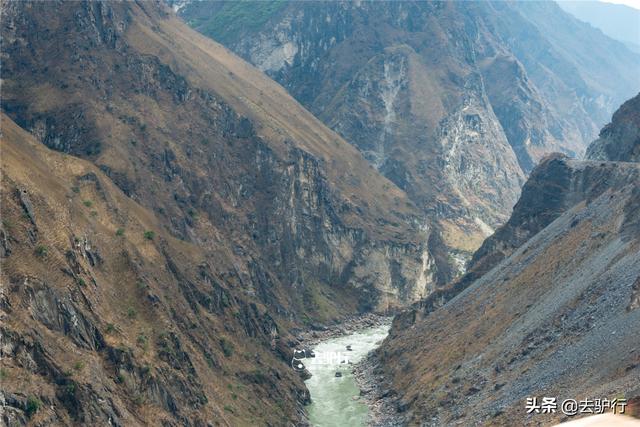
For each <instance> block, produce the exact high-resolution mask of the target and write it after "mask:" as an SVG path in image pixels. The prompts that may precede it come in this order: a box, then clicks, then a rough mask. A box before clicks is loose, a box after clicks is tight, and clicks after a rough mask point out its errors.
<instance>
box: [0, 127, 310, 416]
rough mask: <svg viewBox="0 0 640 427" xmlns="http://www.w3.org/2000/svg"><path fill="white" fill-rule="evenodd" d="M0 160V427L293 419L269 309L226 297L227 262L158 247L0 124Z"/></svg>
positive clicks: (100, 188) (186, 247) (168, 241)
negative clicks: (0, 241)
mask: <svg viewBox="0 0 640 427" xmlns="http://www.w3.org/2000/svg"><path fill="white" fill-rule="evenodd" d="M1 146H2V174H3V185H2V192H1V197H2V227H3V233H4V240H5V247H6V246H9V247H10V248H11V250H10V251H5V252H4V253H2V259H0V262H2V276H1V278H0V280H1V282H2V287H1V288H0V290H1V293H0V320H1V323H2V326H1V331H0V344H1V345H0V365H1V366H0V375H1V376H2V381H1V384H2V386H1V388H0V393H1V396H2V404H3V412H2V415H0V417H2V422H3V424H6V425H10V426H18V425H26V424H27V423H31V424H33V423H35V424H41V425H76V424H83V425H106V424H110V425H120V426H124V425H148V424H168V425H177V424H179V425H204V424H207V423H215V420H223V421H224V422H227V423H234V422H236V421H237V420H243V419H247V420H250V419H252V418H254V419H256V420H258V419H262V420H265V421H266V422H271V423H280V422H282V421H283V420H289V419H296V418H297V417H299V415H300V413H301V404H302V403H303V402H304V401H305V399H307V398H308V397H307V394H306V389H305V388H304V385H303V383H302V380H301V379H300V378H299V377H298V376H297V375H295V373H294V372H293V371H292V370H291V369H290V365H289V363H290V359H289V356H290V353H291V351H292V349H291V348H289V344H290V343H292V342H294V341H292V340H293V338H292V337H291V336H289V335H288V334H287V332H286V329H287V323H286V321H283V319H282V317H277V315H276V314H275V311H274V309H273V305H272V303H271V301H261V299H260V298H257V297H251V296H248V295H247V294H246V290H245V289H244V288H243V287H242V286H240V283H242V280H243V278H242V275H243V274H245V273H244V272H243V271H242V270H240V269H236V270H235V271H234V270H232V268H233V266H234V264H235V265H236V266H239V265H240V264H239V262H240V261H241V260H242V259H241V258H240V257H235V256H234V254H233V252H232V251H230V250H229V248H225V247H223V246H222V245H220V246H218V248H217V251H216V252H215V253H212V252H207V251H203V249H202V247H200V246H198V245H196V244H194V243H190V242H185V241H180V240H178V239H176V238H175V237H173V236H171V234H170V233H169V232H166V231H163V229H162V225H161V224H162V222H161V221H160V220H159V219H158V218H157V217H156V216H155V215H154V214H153V213H152V212H151V211H150V210H148V209H146V208H144V207H142V206H141V205H139V204H137V203H136V202H134V201H133V200H131V199H130V198H128V197H127V196H126V195H125V194H124V193H123V192H121V191H120V189H118V188H117V187H116V186H115V185H114V184H113V182H111V180H110V179H109V178H108V177H107V176H106V175H105V174H104V173H103V172H101V171H100V170H99V169H98V168H97V167H96V166H94V165H92V164H91V163H89V162H86V161H82V160H80V159H77V158H74V157H72V156H69V155H65V154H61V153H57V152H53V151H51V150H49V149H48V148H46V147H45V146H44V145H42V144H41V143H40V142H38V141H36V140H35V138H34V137H33V136H31V135H30V134H28V133H27V132H26V131H24V130H23V129H20V128H19V127H18V126H17V125H16V124H15V123H14V122H13V121H12V120H11V119H9V118H8V117H7V116H5V115H2V140H1ZM27 164H28V165H29V167H28V168H26V167H25V165H27ZM89 202H90V203H89ZM36 224H37V234H36V233H35V232H34V230H35V227H36ZM152 231H153V233H152ZM214 254H215V257H212V255H214ZM236 268H237V267H236ZM253 283H254V284H255V285H256V286H257V284H258V283H259V281H258V280H254V281H253ZM275 291H276V290H275V289H274V290H273V292H275ZM275 319H277V320H275ZM248 354H250V355H251V357H249V358H248V359H247V355H248ZM254 355H255V356H254ZM280 381H283V382H286V384H287V387H286V388H283V387H281V386H276V384H277V383H279V382H280ZM245 393H250V394H251V398H252V400H251V401H253V402H256V403H254V404H253V405H249V406H247V405H245V404H244V403H243V401H240V402H239V401H238V400H237V399H238V396H244V395H245ZM234 396H235V397H234ZM271 399H274V400H271ZM276 400H277V401H278V402H279V403H278V405H280V406H278V409H274V410H272V411H270V412H271V413H270V414H268V415H266V416H265V413H264V408H265V407H269V406H270V405H274V406H275V401H276ZM247 402H248V400H247ZM252 408H253V409H252Z"/></svg>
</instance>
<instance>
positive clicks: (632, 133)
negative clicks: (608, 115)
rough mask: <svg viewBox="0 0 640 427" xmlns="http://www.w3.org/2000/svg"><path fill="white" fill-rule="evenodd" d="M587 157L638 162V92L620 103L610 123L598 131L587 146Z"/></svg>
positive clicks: (639, 122) (639, 141) (639, 105)
mask: <svg viewBox="0 0 640 427" xmlns="http://www.w3.org/2000/svg"><path fill="white" fill-rule="evenodd" d="M587 158H588V159H592V160H614V161H619V162H640V94H638V95H636V96H635V97H634V98H632V99H630V100H628V101H627V102H625V103H624V104H622V106H621V107H620V108H619V109H618V110H617V111H616V112H615V114H614V115H613V118H612V119H611V123H609V124H608V125H606V126H605V127H604V128H603V129H602V130H601V131H600V137H599V138H598V139H597V140H595V141H594V142H593V144H591V145H590V146H589V149H588V150H587Z"/></svg>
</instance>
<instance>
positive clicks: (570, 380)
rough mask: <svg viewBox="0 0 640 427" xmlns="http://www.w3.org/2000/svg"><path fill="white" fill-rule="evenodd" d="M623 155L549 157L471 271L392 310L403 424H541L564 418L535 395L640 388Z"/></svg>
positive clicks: (635, 236) (633, 234) (391, 363)
mask: <svg viewBox="0 0 640 427" xmlns="http://www.w3.org/2000/svg"><path fill="white" fill-rule="evenodd" d="M632 105H633V102H631V103H626V104H625V106H623V107H621V109H620V110H619V111H618V112H617V113H616V114H615V115H614V120H613V122H616V120H615V116H616V115H617V116H618V117H621V114H620V111H626V112H627V113H631V111H630V106H632ZM637 112H638V111H637V108H635V113H637ZM607 128H608V129H610V130H611V129H614V128H615V126H612V125H608V126H607ZM607 128H605V129H607ZM637 130H638V129H637V125H636V131H637ZM604 132H605V131H604V130H603V133H604ZM620 135H623V136H626V135H628V133H625V132H623V133H621V134H620ZM600 141H601V140H599V141H596V142H595V143H594V145H596V144H600V143H601V142H600ZM625 141H626V140H625V139H624V137H623V138H622V140H620V141H618V142H619V143H620V145H617V144H613V143H612V146H622V147H624V146H625V145H624V144H623V142H625ZM592 150H593V146H592V147H591V148H590V149H589V151H590V152H592ZM621 160H624V161H610V160H608V159H607V160H601V161H594V160H588V161H577V160H569V159H567V158H566V157H564V156H561V155H555V156H551V157H549V158H547V159H546V160H545V161H543V162H542V163H541V164H540V165H539V166H538V167H537V168H536V169H534V171H533V172H532V174H531V177H530V178H529V180H528V181H527V183H526V184H525V186H524V188H523V192H522V196H521V198H520V200H519V201H518V203H517V204H516V206H515V208H514V212H513V215H512V216H511V218H510V220H509V221H508V222H507V224H505V226H503V227H501V228H500V229H499V230H498V231H497V232H496V233H495V235H494V236H492V237H491V238H489V239H487V241H486V242H485V243H484V244H483V246H482V247H481V248H480V250H478V251H477V252H476V254H475V255H474V259H473V262H472V265H471V269H470V272H469V273H468V274H467V275H466V276H465V277H463V278H462V279H461V280H460V281H458V282H456V283H455V284H454V285H452V286H450V287H447V288H445V289H443V290H441V291H439V292H438V293H435V294H433V295H431V296H430V297H429V298H427V299H426V300H425V301H423V302H422V303H420V304H417V305H416V306H415V307H414V308H413V309H411V310H408V311H407V312H405V313H403V314H402V315H400V316H398V317H397V318H396V320H395V321H394V327H393V329H392V333H391V336H390V338H389V339H388V340H386V341H385V343H384V344H383V346H382V347H381V349H380V351H379V352H378V354H377V359H378V360H379V361H380V362H381V363H382V365H383V367H384V370H385V372H386V374H387V375H388V378H389V380H390V387H393V388H394V389H395V390H397V391H398V392H399V398H398V401H397V403H398V408H400V410H401V411H407V413H406V415H405V421H407V422H408V423H412V422H417V421H418V420H420V421H422V422H424V420H427V424H429V423H431V424H433V425H442V424H448V423H452V422H454V420H456V422H464V423H466V424H475V423H479V422H483V423H484V422H486V423H489V422H490V423H492V424H496V425H510V424H512V423H513V420H514V419H517V420H518V421H519V422H520V420H522V422H524V423H525V424H531V425H538V423H540V422H542V423H550V422H551V421H557V420H558V417H559V416H560V415H558V414H555V415H547V416H544V415H541V416H540V415H532V414H526V411H525V409H524V408H525V406H524V405H525V400H526V398H527V397H533V396H542V395H544V396H552V397H558V399H559V401H562V400H563V399H568V398H574V399H575V398H579V397H580V396H594V397H597V396H621V395H623V396H625V397H627V398H628V399H632V398H637V396H638V395H640V389H639V388H638V384H639V382H638V380H639V379H640V371H639V368H638V367H639V366H640V365H639V364H638V361H640V353H638V344H640V341H638V337H637V336H636V335H637V334H634V333H632V332H630V331H631V330H635V329H637V328H638V325H640V317H639V313H638V311H637V309H636V308H637V306H638V304H637V297H638V295H637V293H638V283H640V269H638V265H640V264H639V262H640V258H639V257H640V228H639V227H638V225H639V224H640V222H639V221H640V217H639V216H638V213H639V212H640V210H638V201H639V200H640V198H638V196H639V195H640V187H639V183H640V167H639V164H638V163H636V162H632V161H629V160H633V159H631V158H623V159H621ZM452 324H455V325H466V326H464V327H462V329H459V330H458V331H457V333H455V334H451V333H450V330H449V328H450V325H452ZM603 367H612V368H610V369H608V368H607V369H603ZM576 396H578V397H576Z"/></svg>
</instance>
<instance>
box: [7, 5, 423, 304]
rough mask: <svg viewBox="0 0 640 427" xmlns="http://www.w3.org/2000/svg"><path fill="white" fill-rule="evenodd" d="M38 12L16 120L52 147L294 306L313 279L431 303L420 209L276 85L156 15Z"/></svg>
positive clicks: (11, 65) (23, 50)
mask: <svg viewBox="0 0 640 427" xmlns="http://www.w3.org/2000/svg"><path fill="white" fill-rule="evenodd" d="M27 5H30V6H24V5H19V4H17V3H9V4H7V6H6V7H5V15H6V19H5V25H4V27H3V34H4V35H5V40H7V43H5V48H4V51H3V54H4V57H5V60H4V64H5V66H4V71H3V76H4V78H5V79H6V82H7V83H6V86H5V90H4V92H5V93H4V100H5V101H4V105H3V108H4V109H5V111H6V112H7V113H8V114H9V115H10V116H11V117H12V118H13V119H14V120H15V121H16V122H17V123H18V124H19V125H21V126H22V127H24V128H25V129H27V130H29V131H31V132H33V133H34V135H36V136H37V137H38V139H39V140H40V141H41V142H43V143H44V144H45V145H47V146H48V147H50V148H52V149H55V150H59V151H62V152H65V153H69V154H73V155H77V156H81V157H84V158H88V159H91V160H92V161H93V162H94V163H95V164H96V165H98V166H99V167H100V168H101V170H103V171H104V172H105V173H106V174H107V175H108V176H109V177H110V178H111V179H112V180H113V181H114V182H115V183H116V184H117V185H118V186H119V187H120V188H121V189H122V190H123V191H124V192H125V194H127V195H129V196H130V197H131V198H133V199H134V200H136V201H138V202H140V203H142V204H143V205H145V206H147V207H149V208H151V209H153V210H154V211H155V212H156V214H158V215H159V216H160V217H162V218H163V219H164V221H165V224H166V226H167V227H168V229H170V230H171V232H172V233H173V234H174V235H175V236H176V237H179V238H181V239H184V240H186V241H191V242H197V243H199V244H202V245H203V246H213V245H215V244H217V243H216V241H217V240H229V241H230V242H233V243H231V245H233V246H235V249H234V250H235V251H237V252H238V253H244V254H246V256H247V259H252V260H253V261H252V262H253V263H255V264H256V265H259V266H260V267H259V268H261V269H264V268H265V267H263V266H267V265H268V266H269V267H268V270H270V271H271V272H272V273H274V274H275V275H276V277H277V280H278V281H279V282H280V283H282V284H284V285H285V286H286V287H288V288H289V289H294V290H295V291H294V292H293V293H291V297H292V301H291V303H292V304H293V305H296V304H298V305H299V303H300V301H301V298H299V294H303V293H305V292H310V291H308V289H307V287H310V286H313V284H314V283H316V282H317V283H319V284H320V285H326V287H327V292H331V289H330V288H331V287H333V289H334V291H336V292H339V293H349V292H352V294H356V293H357V294H358V295H367V297H365V296H362V300H361V301H360V302H359V305H360V308H361V309H380V310H384V309H386V308H388V307H392V306H397V305H400V304H404V303H406V302H409V301H412V300H414V299H415V298H417V297H419V296H421V295H424V292H425V291H424V288H425V286H426V285H425V283H423V282H424V280H421V279H420V276H422V275H423V272H422V264H423V261H422V258H423V255H424V254H426V249H423V248H422V246H423V244H422V243H421V240H423V239H424V237H421V231H420V230H419V229H418V227H417V224H418V215H417V211H416V210H415V208H414V207H413V206H412V203H411V202H410V201H409V200H408V199H407V197H406V195H405V194H404V192H403V191H402V190H400V189H398V188H397V187H396V186H395V185H393V184H392V183H391V182H389V181H388V180H386V179H384V178H382V177H381V176H380V175H379V174H378V173H377V172H376V171H375V170H372V169H370V168H369V166H368V164H367V163H366V162H365V161H364V160H363V159H362V157H361V156H360V155H359V153H358V152H357V151H355V150H354V149H353V148H351V147H350V146H349V145H348V144H346V143H345V142H344V141H343V140H342V139H341V138H340V137H339V136H337V135H336V134H334V133H332V132H331V131H329V130H328V129H326V128H325V127H323V125H322V124H321V123H320V122H318V121H317V120H316V119H314V118H313V117H312V116H311V115H310V114H308V113H307V112H306V111H305V110H304V109H302V108H301V107H300V106H299V105H298V104H297V103H296V102H295V101H293V100H292V99H291V98H290V97H288V96H287V95H286V94H285V93H284V91H282V89H281V88H279V87H278V86H277V85H275V84H274V83H273V82H271V81H270V80H269V79H268V78H266V77H264V76H263V75H261V74H260V73H259V72H258V71H256V70H254V69H252V68H251V67H250V66H248V65H246V64H245V63H243V62H242V61H241V60H239V59H237V58H235V57H233V56H232V55H231V54H229V53H228V52H227V51H225V50H224V49H223V48H222V47H220V46H217V45H215V44H214V43H212V42H209V41H207V40H205V39H204V38H203V37H197V35H195V34H194V33H193V32H191V31H190V30H188V29H187V28H184V26H183V25H182V24H181V23H180V22H179V21H178V20H177V19H175V18H174V17H173V16H171V15H170V13H169V12H168V11H165V10H162V9H161V8H159V7H158V6H157V5H149V6H146V7H145V6H142V5H137V6H135V5H130V6H116V5H114V4H110V3H105V4H102V3H99V4H92V3H88V4H85V3H82V4H79V5H76V6H75V7H72V6H70V5H65V6H64V7H61V8H60V10H55V9H54V8H50V7H46V6H44V5H42V6H38V5H37V4H32V5H31V4H28V3H27ZM39 7H41V9H39ZM36 11H37V12H36ZM145 14H148V15H149V17H148V16H145ZM36 15H39V16H36ZM60 17H62V18H60ZM64 17H67V18H68V19H69V22H70V24H69V25H68V26H66V27H62V24H60V22H61V20H62V19H63V18H64ZM71 24H73V25H71ZM172 26H173V27H172ZM149 29H151V30H149ZM149 31H150V33H149ZM185 31H186V32H187V33H185V34H189V37H192V36H191V34H193V36H194V37H196V41H195V42H193V41H190V40H188V39H187V38H188V37H187V36H184V35H183V36H180V37H177V36H176V37H174V33H178V32H182V33H184V32H185ZM46 32H49V33H50V34H51V35H52V36H51V37H50V38H48V39H39V38H35V37H34V36H33V34H35V33H46ZM212 230H215V231H212ZM422 234H423V233H422ZM214 236H215V238H214ZM426 256H429V255H428V254H427V255H426ZM365 265H366V268H365V267H364V266H365ZM363 270H367V272H366V273H364V272H363ZM356 288H357V289H358V290H359V289H362V290H363V291H362V292H359V291H358V292H356ZM296 299H299V300H300V301H298V302H296V301H293V300H296ZM329 299H332V298H329ZM322 302H323V301H320V302H319V303H322ZM298 308H302V307H300V306H299V307H298ZM283 310H284V308H283ZM285 311H291V310H285ZM294 312H295V310H293V311H292V313H290V314H291V315H294Z"/></svg>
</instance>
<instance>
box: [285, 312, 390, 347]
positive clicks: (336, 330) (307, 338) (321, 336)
mask: <svg viewBox="0 0 640 427" xmlns="http://www.w3.org/2000/svg"><path fill="white" fill-rule="evenodd" d="M392 319H393V318H392V317H389V316H382V315H379V314H374V313H367V314H364V315H357V316H350V317H347V318H346V319H344V321H342V322H341V323H340V324H338V325H330V326H327V325H323V324H319V323H312V324H311V325H309V328H308V329H306V330H292V331H291V333H292V334H293V335H294V336H295V338H296V339H297V340H298V342H299V343H300V345H302V346H304V347H311V346H314V345H316V344H318V343H319V342H321V341H324V340H327V339H329V338H336V337H339V336H343V335H349V334H351V333H353V332H357V331H360V330H362V329H366V328H373V327H375V326H382V325H384V324H391V320H392Z"/></svg>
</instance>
